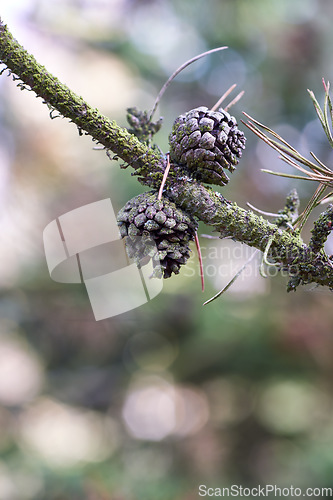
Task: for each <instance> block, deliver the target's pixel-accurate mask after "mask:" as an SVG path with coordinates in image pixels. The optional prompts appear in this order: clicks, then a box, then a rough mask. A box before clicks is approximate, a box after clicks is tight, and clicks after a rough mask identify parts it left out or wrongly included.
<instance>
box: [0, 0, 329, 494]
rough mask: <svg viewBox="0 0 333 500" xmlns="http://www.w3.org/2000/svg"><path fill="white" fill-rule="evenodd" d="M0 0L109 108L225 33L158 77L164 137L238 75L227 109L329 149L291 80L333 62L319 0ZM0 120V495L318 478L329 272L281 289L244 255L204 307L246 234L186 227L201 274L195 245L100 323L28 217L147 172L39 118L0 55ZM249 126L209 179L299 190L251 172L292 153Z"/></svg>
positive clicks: (144, 103)
mask: <svg viewBox="0 0 333 500" xmlns="http://www.w3.org/2000/svg"><path fill="white" fill-rule="evenodd" d="M0 13H1V17H3V20H4V21H5V22H6V23H7V24H8V26H9V28H10V29H11V31H12V32H13V34H14V36H15V37H16V38H17V39H18V40H19V41H20V42H21V43H23V45H24V46H25V48H26V49H27V50H28V51H30V52H32V53H33V54H34V55H35V56H36V58H37V59H38V61H39V62H41V63H42V64H44V65H45V66H46V67H47V68H48V70H49V71H51V72H52V73H54V74H55V75H57V76H58V77H59V78H60V80H62V81H63V82H64V83H66V84H68V85H69V86H70V87H71V89H72V90H74V91H75V92H76V93H78V94H79V95H82V96H83V97H84V98H85V99H86V100H87V101H88V102H89V103H90V104H91V105H93V106H95V107H98V108H99V110H100V111H101V112H102V113H104V114H105V115H107V116H109V117H111V118H112V119H116V120H117V122H118V123H119V124H120V125H122V126H126V120H125V117H126V108H128V107H131V106H137V107H138V108H140V109H147V110H149V109H151V108H152V105H153V102H154V99H155V97H156V95H157V93H158V91H159V89H160V88H161V86H162V85H163V83H164V82H165V80H166V79H167V78H168V76H169V75H170V74H171V73H172V72H173V71H174V70H175V69H176V68H177V67H178V66H179V65H180V64H182V63H183V62H184V61H186V60H187V59H188V58H190V57H193V56H194V55H196V54H198V53H200V52H202V51H204V50H208V49H211V48H214V47H217V46H221V45H228V46H229V49H228V50H226V51H223V52H221V53H217V54H213V55H211V56H209V57H207V58H205V59H202V60H201V61H198V62H196V63H195V64H193V65H192V66H191V67H190V68H188V69H186V70H185V71H184V72H183V73H182V74H181V75H179V76H178V77H177V79H176V80H175V81H174V82H173V83H172V85H171V86H170V87H169V88H168V90H167V92H166V94H165V95H164V97H163V99H162V102H161V104H160V107H159V109H158V113H159V115H161V116H163V117H164V126H163V128H162V130H161V131H160V132H159V133H158V135H157V136H156V142H157V143H158V145H159V146H160V148H161V149H162V150H163V151H164V152H166V151H167V150H168V133H169V131H170V129H171V126H172V123H173V120H174V119H175V118H176V117H177V116H178V115H179V114H181V113H183V112H185V111H187V110H189V109H191V108H193V107H197V106H202V105H204V106H208V107H211V106H213V105H214V103H215V102H216V101H217V100H218V98H219V97H220V95H222V94H223V93H224V92H225V91H226V89H227V88H228V87H229V86H230V85H231V84H233V83H236V84H237V90H238V91H240V90H243V89H244V90H245V95H244V97H243V98H242V100H241V101H240V102H239V103H237V104H236V105H235V106H234V108H232V110H231V111H232V114H234V115H235V116H236V118H237V120H238V122H240V120H241V118H242V111H246V112H248V113H249V114H251V115H252V116H254V117H255V118H256V119H258V120H259V121H261V122H262V123H265V124H267V125H268V126H270V127H271V128H274V129H275V130H277V131H278V132H280V133H281V134H282V135H283V136H284V137H285V138H286V139H287V140H288V141H290V142H291V143H292V144H293V145H294V146H295V147H296V148H299V149H300V151H301V152H303V153H304V154H306V155H309V151H314V152H315V153H316V155H317V156H319V158H321V159H322V160H323V161H324V162H327V164H329V165H332V158H333V156H332V151H331V150H330V149H329V147H328V145H327V143H326V138H325V136H324V134H323V132H322V130H321V128H320V125H319V124H318V123H317V120H316V115H315V111H314V109H313V105H312V102H311V100H310V98H309V96H308V94H307V90H306V89H307V88H309V89H311V90H313V91H314V92H315V94H316V96H317V98H318V100H319V101H320V102H322V101H323V95H324V90H323V87H322V83H321V79H322V77H324V78H325V79H326V80H333V60H332V43H333V30H332V22H333V3H332V2H330V1H329V0H293V1H292V2H290V1H289V0H279V1H267V0H252V1H249V0H207V1H205V2H203V1H198V0H173V1H167V0H155V1H154V0H146V1H145V0H141V1H139V0H137V1H135V0H109V1H108V0H104V1H103V0H55V1H52V2H49V1H48V0H25V1H23V0H22V1H20V0H12V1H9V0H3V1H2V3H1V12H0ZM235 92H236V91H235ZM233 96H234V95H233ZM233 96H231V97H233ZM156 117H158V116H157V115H156ZM240 128H242V129H243V130H244V129H245V127H244V126H243V125H242V124H240ZM0 129H1V133H0V194H1V196H0V204H1V212H0V223H1V246H0V256H1V259H0V260H1V266H0V498H1V500H28V499H34V500H109V499H112V500H159V499H161V500H192V499H197V498H200V496H199V490H198V487H199V485H207V486H209V487H214V486H218V487H227V486H230V485H232V484H235V485H242V486H243V487H246V486H256V485H258V484H261V485H264V484H272V485H275V484H276V485H277V486H278V487H281V488H282V487H284V486H286V487H289V486H290V485H294V486H297V487H300V488H304V489H305V488H306V487H313V488H315V487H317V488H322V487H331V488H333V400H332V395H333V386H332V377H333V362H332V358H331V356H332V355H333V311H332V298H331V295H330V293H329V291H328V290H324V289H315V288H313V287H312V288H310V289H305V288H303V289H298V290H297V292H296V293H295V294H289V295H287V293H286V290H285V287H286V282H287V280H286V278H285V277H283V276H274V272H273V271H274V269H273V271H272V273H271V274H272V276H271V277H269V278H268V279H266V280H264V279H263V278H261V277H260V276H259V273H258V263H256V265H254V266H253V267H251V268H250V269H248V270H247V271H246V272H245V273H244V275H243V277H242V278H240V279H239V280H238V282H237V283H236V284H235V286H234V287H233V288H231V289H230V291H229V292H228V293H227V294H226V295H225V296H224V297H223V298H221V299H219V300H217V301H215V302H213V303H212V304H210V305H207V306H205V307H203V306H202V303H203V302H204V301H205V300H207V299H208V298H209V297H210V296H211V295H213V294H214V293H216V291H218V290H219V289H220V288H221V287H222V286H223V284H225V283H226V282H227V281H228V279H230V278H231V277H232V274H233V273H235V272H236V271H237V269H238V268H239V267H240V266H241V264H242V263H243V261H244V258H246V249H244V248H243V247H241V246H239V245H236V244H232V243H230V241H219V240H217V241H216V240H211V239H206V238H203V237H201V244H202V247H203V259H204V268H205V274H206V290H205V292H204V293H202V292H201V289H200V277H199V274H198V263H197V257H196V255H195V251H194V248H193V252H192V253H193V256H192V258H191V261H190V262H189V264H188V266H187V267H186V268H184V269H183V270H182V271H181V274H180V275H179V276H174V277H172V278H171V279H169V280H166V281H165V283H164V288H163V291H162V293H161V294H160V295H158V296H157V297H156V298H155V299H154V300H153V301H151V302H150V303H147V304H146V305H144V306H142V307H140V308H138V309H136V310H133V311H130V312H128V313H126V314H122V315H119V316H116V317H113V318H110V319H107V320H103V321H99V322H96V321H95V320H94V316H93V313H92V310H91V307H90V304H89V301H88V297H87V294H86V292H85V290H84V287H83V286H81V285H67V284H65V285H64V284H60V283H55V282H53V281H52V280H51V279H50V277H49V274H48V270H47V266H46V262H45V257H44V250H43V242H42V233H43V229H44V227H45V226H46V225H47V224H48V223H49V222H50V221H52V220H53V219H55V218H56V217H58V216H59V215H61V214H64V213H66V212H67V211H69V210H72V209H74V208H77V207H80V206H82V205H84V204H86V203H90V202H93V201H98V200H100V199H103V198H107V197H111V199H112V203H113V206H114V208H115V209H116V210H119V209H120V208H121V207H122V206H123V205H124V204H125V202H126V201H127V200H128V199H129V198H131V197H133V196H135V195H137V194H139V193H140V192H142V191H143V190H144V189H143V188H142V186H140V184H138V182H137V181H136V179H135V178H133V177H131V175H130V171H129V169H128V170H120V169H119V163H117V162H115V161H113V162H110V160H109V159H108V158H107V157H106V155H105V153H104V152H103V151H96V150H93V146H94V144H93V143H92V142H91V139H90V138H89V137H86V136H83V137H79V136H78V133H77V130H76V127H75V126H74V125H73V124H70V123H69V122H68V121H67V120H64V119H61V118H57V119H55V120H50V118H49V112H48V109H47V107H46V106H45V105H43V104H42V102H41V100H40V99H36V98H35V96H34V94H33V93H32V92H27V91H25V92H21V91H20V90H19V89H18V88H17V87H16V85H15V82H13V81H12V79H11V78H7V77H6V72H5V73H4V74H3V75H2V76H1V78H0ZM245 132H246V135H247V137H248V140H247V148H246V150H245V152H244V154H243V158H242V160H241V162H240V164H239V167H238V169H237V172H235V173H234V174H233V176H232V179H231V182H230V185H229V186H227V187H226V188H224V189H223V194H224V195H225V196H226V197H227V198H228V199H232V200H234V201H236V202H237V203H238V204H240V205H241V206H243V207H245V206H246V202H250V203H252V204H253V205H255V206H256V207H258V208H260V209H262V210H266V211H270V212H274V211H277V210H279V209H281V208H282V207H283V205H284V200H285V197H286V195H287V194H288V192H289V191H290V190H291V189H292V188H293V187H297V189H298V191H299V194H300V196H301V201H302V207H304V206H305V204H306V202H307V200H308V199H309V197H310V196H311V194H312V192H313V190H314V188H315V186H314V185H312V184H310V183H306V182H303V183H302V182H294V181H290V180H288V179H281V178H277V177H272V176H269V175H267V174H264V173H262V172H261V171H260V169H261V168H269V169H271V170H280V171H285V172H286V171H290V170H288V167H287V165H284V164H283V163H282V162H281V161H280V160H279V159H278V155H277V154H275V153H274V152H273V151H271V150H270V149H269V148H268V147H266V146H265V145H263V144H261V143H259V141H258V140H257V138H256V137H254V136H253V135H252V134H251V133H250V132H249V131H246V130H245ZM318 213H319V212H318V211H316V212H315V214H314V215H313V217H315V216H316V215H318ZM312 221H313V218H312ZM312 221H311V220H310V222H309V223H308V224H307V226H306V228H305V231H304V239H305V240H307V239H308V237H309V234H310V230H311V224H312ZM202 233H209V234H210V233H211V230H210V229H209V228H205V227H204V226H202V227H201V226H200V234H202ZM327 252H329V253H333V242H332V240H329V241H328V242H327ZM321 496H325V495H321ZM321 496H320V495H319V497H321Z"/></svg>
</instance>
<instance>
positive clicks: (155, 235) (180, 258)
mask: <svg viewBox="0 0 333 500" xmlns="http://www.w3.org/2000/svg"><path fill="white" fill-rule="evenodd" d="M117 221H118V226H119V229H120V234H121V236H122V238H124V237H126V236H127V239H126V249H127V253H128V256H129V258H131V259H134V260H136V261H137V262H138V261H139V260H141V259H143V258H144V257H147V256H148V257H151V258H152V259H153V264H155V267H156V272H155V275H156V276H158V277H162V274H163V277H164V278H169V277H170V276H171V274H172V273H174V274H178V273H179V270H180V266H181V265H183V264H185V263H186V261H187V259H188V258H189V256H190V249H189V242H190V241H193V240H194V235H195V231H196V230H197V227H198V224H197V222H196V221H195V220H194V219H193V218H192V217H191V216H190V215H189V214H187V213H186V212H184V211H183V210H181V209H179V208H177V207H176V205H175V204H174V203H173V202H172V201H170V200H169V199H168V198H165V197H163V198H162V199H161V200H158V199H157V192H155V191H152V192H148V193H142V194H139V195H138V196H136V197H135V198H132V199H131V200H129V201H128V202H127V203H126V205H125V206H124V207H123V208H122V209H121V210H120V211H119V213H118V215H117ZM152 243H153V244H152ZM156 247H157V252H156ZM161 270H162V272H161Z"/></svg>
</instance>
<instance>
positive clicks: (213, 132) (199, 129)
mask: <svg viewBox="0 0 333 500" xmlns="http://www.w3.org/2000/svg"><path fill="white" fill-rule="evenodd" d="M245 141H246V139H245V136H244V134H243V132H241V131H240V130H239V129H238V127H237V122H236V119H235V118H234V117H233V116H230V115H229V113H227V112H226V111H224V110H223V109H222V108H221V109H219V111H210V110H209V109H208V108H206V107H204V106H201V107H199V108H196V109H192V110H191V111H188V112H187V113H185V114H184V115H180V116H178V118H177V119H176V120H175V122H174V124H173V128H172V132H171V134H170V135H169V142H170V157H171V159H172V160H174V161H175V162H176V163H178V164H179V165H184V166H187V168H188V170H189V172H190V173H191V174H192V176H193V177H195V178H196V179H198V180H200V181H203V182H207V183H208V184H219V185H220V186H224V185H226V184H227V183H228V182H229V177H228V176H227V175H226V173H225V171H224V169H227V170H229V171H230V172H233V171H234V170H235V166H236V165H237V163H238V161H239V158H240V157H241V156H242V149H244V148H245Z"/></svg>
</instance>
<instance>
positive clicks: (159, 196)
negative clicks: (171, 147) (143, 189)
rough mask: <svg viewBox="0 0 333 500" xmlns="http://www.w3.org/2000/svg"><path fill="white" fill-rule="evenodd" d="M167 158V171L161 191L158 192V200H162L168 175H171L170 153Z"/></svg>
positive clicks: (165, 171)
mask: <svg viewBox="0 0 333 500" xmlns="http://www.w3.org/2000/svg"><path fill="white" fill-rule="evenodd" d="M166 156H167V165H166V167H165V170H164V174H163V178H162V182H161V185H160V189H159V190H158V196H157V199H158V200H160V199H161V198H162V193H163V189H164V186H165V183H166V180H167V177H168V174H169V170H170V155H169V153H167V155H166Z"/></svg>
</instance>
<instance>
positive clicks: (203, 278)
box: [194, 231, 205, 292]
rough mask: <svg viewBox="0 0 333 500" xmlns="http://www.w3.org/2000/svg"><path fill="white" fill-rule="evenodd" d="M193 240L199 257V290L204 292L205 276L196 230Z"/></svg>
mask: <svg viewBox="0 0 333 500" xmlns="http://www.w3.org/2000/svg"><path fill="white" fill-rule="evenodd" d="M194 240H195V246H196V247H197V252H198V259H199V268H200V278H201V290H202V291H203V292H204V291H205V277H204V271H203V264H202V253H201V248H200V243H199V238H198V233H197V231H196V232H195V233H194Z"/></svg>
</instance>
